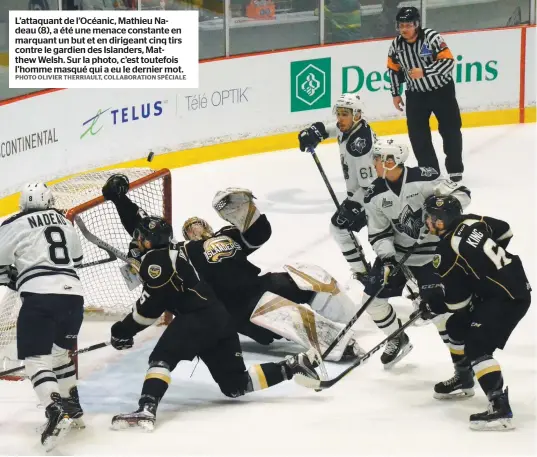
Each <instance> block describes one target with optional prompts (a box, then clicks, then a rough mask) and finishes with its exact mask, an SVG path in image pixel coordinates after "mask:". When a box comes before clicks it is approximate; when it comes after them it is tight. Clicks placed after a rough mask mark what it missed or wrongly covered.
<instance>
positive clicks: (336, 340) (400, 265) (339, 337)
mask: <svg viewBox="0 0 537 457" xmlns="http://www.w3.org/2000/svg"><path fill="white" fill-rule="evenodd" d="M428 234H429V231H428V230H427V231H426V232H425V233H423V234H422V235H421V236H420V237H419V239H418V241H416V242H415V243H414V244H413V245H412V246H411V247H410V249H409V250H408V251H407V252H406V253H405V255H404V256H403V257H402V258H401V260H400V261H399V263H398V264H397V265H396V266H395V267H394V269H393V270H392V271H390V274H389V276H388V280H387V281H385V282H384V283H383V284H382V285H381V286H380V287H379V288H378V290H377V291H376V292H375V294H374V295H372V296H371V297H369V298H368V299H367V300H366V302H365V303H364V305H363V306H362V307H361V308H360V309H359V310H358V312H357V313H356V314H355V315H354V316H353V317H352V319H351V320H350V321H349V323H348V324H347V325H346V326H345V327H344V328H343V329H342V330H341V332H339V334H338V335H337V336H336V337H335V338H334V341H332V343H331V344H330V346H328V347H327V348H326V350H325V351H324V353H323V355H322V356H321V357H322V359H323V360H326V357H327V356H328V354H330V352H331V351H332V350H333V349H334V348H335V347H336V346H337V344H338V343H339V342H340V341H341V340H342V339H343V337H344V336H345V334H346V333H347V332H348V331H349V330H350V329H351V327H352V326H353V325H354V324H355V322H356V321H357V320H358V319H359V318H360V316H361V315H362V314H363V313H364V312H365V310H366V308H367V307H368V306H369V305H370V304H371V302H372V301H373V300H374V299H375V298H377V297H378V295H379V294H380V293H381V292H382V291H383V290H384V288H385V287H386V284H387V283H388V282H389V280H390V277H391V276H395V275H396V274H397V273H398V272H399V271H400V270H401V269H403V268H404V267H405V265H404V264H405V262H406V261H407V260H408V259H409V257H410V256H411V255H412V254H413V253H414V251H415V250H416V248H417V247H418V246H419V245H420V243H421V242H422V241H423V239H424V238H425V237H426V236H427V235H428Z"/></svg>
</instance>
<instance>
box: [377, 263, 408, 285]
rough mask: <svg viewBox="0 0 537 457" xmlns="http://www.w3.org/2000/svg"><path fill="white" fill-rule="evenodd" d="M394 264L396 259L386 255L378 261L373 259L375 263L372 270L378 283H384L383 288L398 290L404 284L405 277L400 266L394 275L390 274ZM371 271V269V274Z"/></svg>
mask: <svg viewBox="0 0 537 457" xmlns="http://www.w3.org/2000/svg"><path fill="white" fill-rule="evenodd" d="M396 265H397V261H396V260H395V257H386V258H385V259H382V260H381V261H380V262H377V261H375V265H373V269H372V270H373V271H375V274H376V275H377V276H378V279H377V281H378V284H384V287H385V290H399V289H402V288H403V287H404V286H405V284H406V278H405V275H404V273H403V269H402V268H401V269H400V270H399V271H398V272H397V273H396V274H395V275H394V274H392V272H393V270H394V269H395V266H396ZM375 266H376V268H375ZM373 271H371V273H372V274H373Z"/></svg>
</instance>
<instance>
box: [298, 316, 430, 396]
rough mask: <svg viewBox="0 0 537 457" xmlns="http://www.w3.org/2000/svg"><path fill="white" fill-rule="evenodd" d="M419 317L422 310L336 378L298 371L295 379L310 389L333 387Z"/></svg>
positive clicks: (318, 389)
mask: <svg viewBox="0 0 537 457" xmlns="http://www.w3.org/2000/svg"><path fill="white" fill-rule="evenodd" d="M419 318H421V311H418V312H417V313H416V314H415V315H413V316H411V318H410V319H409V320H408V321H407V322H405V323H404V325H402V326H401V327H399V328H398V329H397V330H396V331H395V332H393V333H392V334H391V335H389V336H388V337H386V338H385V339H384V340H382V341H381V342H380V343H379V344H377V345H376V346H375V347H374V348H373V349H371V350H370V351H369V352H368V353H367V354H365V355H364V356H363V357H361V358H360V359H358V360H357V361H356V362H354V363H353V364H352V365H351V366H350V367H348V368H346V369H345V370H343V371H342V372H341V373H340V374H339V375H337V376H336V377H335V378H332V379H328V380H325V381H321V380H319V379H313V378H309V377H307V376H305V375H303V374H300V373H298V374H296V375H295V376H294V379H295V381H296V382H297V383H298V384H300V385H301V386H304V387H308V388H310V389H315V390H316V391H321V390H323V389H328V388H330V387H332V386H333V385H334V384H337V383H338V382H339V381H341V380H342V379H343V378H344V377H345V376H347V375H348V374H349V373H350V372H351V371H352V370H354V369H355V368H356V367H359V366H360V365H362V364H363V363H364V362H366V361H367V359H369V357H371V356H372V355H373V354H374V353H375V352H377V351H379V350H380V349H381V348H382V347H383V346H384V345H385V344H386V343H387V342H388V341H390V340H392V339H394V338H397V337H398V336H399V335H400V334H401V332H404V331H405V330H406V329H407V328H408V327H410V326H411V325H412V324H414V322H415V321H416V320H418V319H419Z"/></svg>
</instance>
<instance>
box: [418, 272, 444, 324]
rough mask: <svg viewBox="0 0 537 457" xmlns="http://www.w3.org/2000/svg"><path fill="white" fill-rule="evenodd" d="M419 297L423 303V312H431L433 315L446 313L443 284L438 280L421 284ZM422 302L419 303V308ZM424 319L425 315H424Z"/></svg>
mask: <svg viewBox="0 0 537 457" xmlns="http://www.w3.org/2000/svg"><path fill="white" fill-rule="evenodd" d="M420 297H421V300H422V303H423V302H425V304H426V306H427V307H425V305H423V306H424V307H423V311H424V313H427V312H429V313H432V314H434V315H437V314H444V313H447V312H448V311H449V310H448V308H447V306H446V302H445V301H444V286H443V285H442V284H441V283H440V281H439V282H437V283H434V282H433V283H432V284H421V286H420ZM421 306H422V304H421V303H420V309H421ZM424 319H425V317H424Z"/></svg>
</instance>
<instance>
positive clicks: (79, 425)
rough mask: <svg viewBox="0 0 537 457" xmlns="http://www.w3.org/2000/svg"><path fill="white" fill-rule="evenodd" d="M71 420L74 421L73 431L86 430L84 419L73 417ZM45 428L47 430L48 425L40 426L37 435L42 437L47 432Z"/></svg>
mask: <svg viewBox="0 0 537 457" xmlns="http://www.w3.org/2000/svg"><path fill="white" fill-rule="evenodd" d="M71 420H72V421H73V422H72V424H71V430H83V429H85V428H86V424H85V422H84V419H82V418H81V417H78V418H76V419H74V418H72V417H71ZM45 428H47V424H43V425H40V426H39V427H37V428H36V429H35V431H36V433H39V434H40V435H41V434H42V433H43V432H44V431H45Z"/></svg>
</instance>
